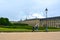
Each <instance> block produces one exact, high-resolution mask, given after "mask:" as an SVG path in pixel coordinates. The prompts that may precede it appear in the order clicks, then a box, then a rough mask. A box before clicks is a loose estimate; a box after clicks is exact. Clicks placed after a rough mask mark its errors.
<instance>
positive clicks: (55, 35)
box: [0, 32, 60, 40]
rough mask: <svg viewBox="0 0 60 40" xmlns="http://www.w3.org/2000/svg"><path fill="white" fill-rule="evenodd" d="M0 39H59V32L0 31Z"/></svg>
mask: <svg viewBox="0 0 60 40" xmlns="http://www.w3.org/2000/svg"><path fill="white" fill-rule="evenodd" d="M0 40H60V32H17V33H16V32H15V33H14V32H13V33H0Z"/></svg>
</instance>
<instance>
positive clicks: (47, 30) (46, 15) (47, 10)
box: [45, 8, 48, 32]
mask: <svg viewBox="0 0 60 40" xmlns="http://www.w3.org/2000/svg"><path fill="white" fill-rule="evenodd" d="M47 11H48V9H47V8H46V9H45V12H46V32H48V27H47Z"/></svg>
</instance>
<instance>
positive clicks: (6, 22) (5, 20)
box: [0, 17, 11, 26]
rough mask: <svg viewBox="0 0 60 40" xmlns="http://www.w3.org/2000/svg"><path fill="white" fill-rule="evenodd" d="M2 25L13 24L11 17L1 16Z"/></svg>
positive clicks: (0, 23)
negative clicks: (10, 20)
mask: <svg viewBox="0 0 60 40" xmlns="http://www.w3.org/2000/svg"><path fill="white" fill-rule="evenodd" d="M0 25H5V26H7V25H11V23H10V22H9V19H8V18H3V17H1V18H0Z"/></svg>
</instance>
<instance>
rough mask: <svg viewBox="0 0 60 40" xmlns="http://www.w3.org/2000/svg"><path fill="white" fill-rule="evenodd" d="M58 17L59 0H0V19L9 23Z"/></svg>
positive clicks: (59, 14)
mask: <svg viewBox="0 0 60 40" xmlns="http://www.w3.org/2000/svg"><path fill="white" fill-rule="evenodd" d="M45 8H48V14H47V15H48V17H55V16H60V0H0V17H7V18H9V20H10V21H19V20H21V19H23V20H24V19H26V18H27V19H31V18H45V16H46V14H45Z"/></svg>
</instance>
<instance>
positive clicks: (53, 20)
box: [21, 16, 60, 27]
mask: <svg viewBox="0 0 60 40" xmlns="http://www.w3.org/2000/svg"><path fill="white" fill-rule="evenodd" d="M21 23H26V24H28V25H31V26H34V25H36V24H37V23H39V26H41V27H44V26H46V25H47V26H48V27H60V16H59V17H50V18H47V19H46V18H43V19H38V18H35V19H27V20H24V21H21Z"/></svg>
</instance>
